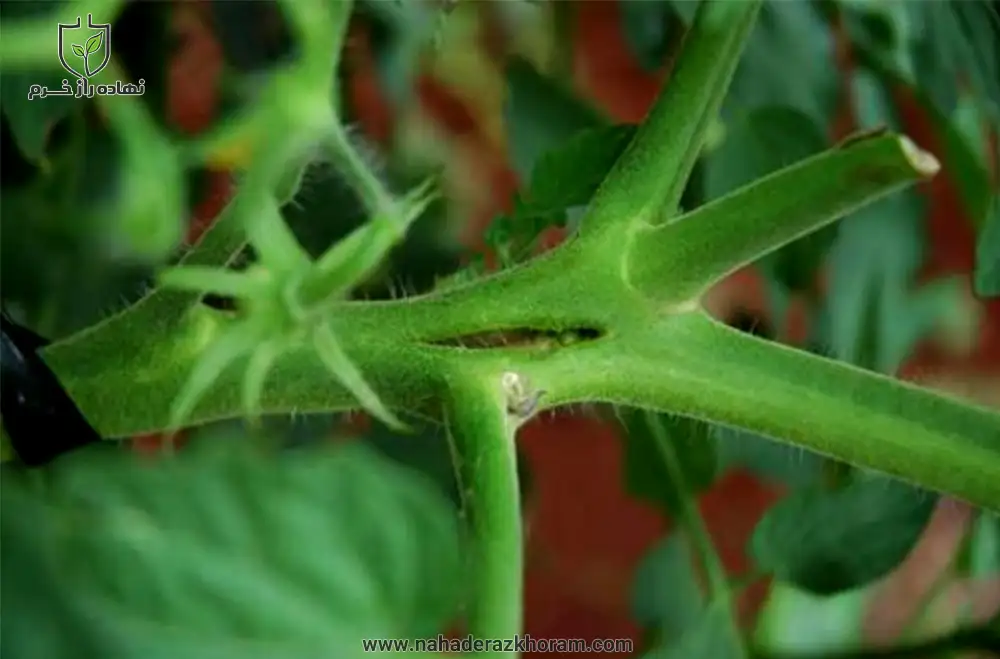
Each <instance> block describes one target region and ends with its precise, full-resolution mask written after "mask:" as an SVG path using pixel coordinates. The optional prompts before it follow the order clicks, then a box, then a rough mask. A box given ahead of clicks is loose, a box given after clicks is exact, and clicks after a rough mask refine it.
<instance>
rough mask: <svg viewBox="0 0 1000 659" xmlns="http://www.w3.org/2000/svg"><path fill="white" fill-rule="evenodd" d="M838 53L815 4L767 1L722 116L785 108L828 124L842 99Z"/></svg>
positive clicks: (814, 120) (817, 122)
mask: <svg viewBox="0 0 1000 659" xmlns="http://www.w3.org/2000/svg"><path fill="white" fill-rule="evenodd" d="M833 54H834V50H833V37H832V35H831V33H830V30H829V28H828V27H827V25H826V22H825V21H824V19H823V16H822V15H821V14H820V12H819V11H817V8H816V5H815V4H814V3H811V2H783V1H781V0H768V1H767V2H765V4H764V6H763V7H762V8H761V11H760V14H759V17H758V19H757V23H756V25H755V26H754V28H753V32H752V33H751V34H750V39H749V41H748V42H747V46H746V50H745V51H744V53H743V57H742V58H741V59H740V64H739V67H738V68H737V69H736V73H735V76H734V78H733V83H732V87H730V90H729V95H728V96H727V98H726V102H725V105H724V106H723V116H724V117H726V119H727V121H728V120H731V119H734V118H736V117H738V116H739V115H740V114H743V113H746V112H749V111H750V110H752V109H754V108H758V107H771V106H786V107H789V108H792V109H795V110H798V111H799V112H802V113H803V114H805V115H806V116H808V117H809V118H810V119H811V120H812V121H813V122H814V123H815V124H816V125H818V126H822V127H824V128H825V127H826V126H828V125H830V122H831V120H832V119H833V116H834V112H835V109H836V102H837V97H838V85H839V75H838V72H837V68H836V66H833V64H832V62H833ZM790 63H794V66H792V65H790Z"/></svg>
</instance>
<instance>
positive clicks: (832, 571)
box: [751, 475, 937, 595]
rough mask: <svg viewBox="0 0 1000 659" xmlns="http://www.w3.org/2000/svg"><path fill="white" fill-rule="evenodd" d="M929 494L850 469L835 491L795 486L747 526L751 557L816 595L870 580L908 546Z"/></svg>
mask: <svg viewBox="0 0 1000 659" xmlns="http://www.w3.org/2000/svg"><path fill="white" fill-rule="evenodd" d="M936 502H937V498H936V497H934V496H932V495H930V494H929V493H927V492H921V491H919V490H917V489H915V488H913V487H911V486H909V485H906V484H904V483H900V482H898V481H892V480H888V479H885V478H881V477H876V476H869V475H858V476H855V477H854V479H852V481H851V482H850V483H848V484H847V485H845V486H843V487H842V488H840V489H837V490H835V491H832V492H831V491H828V490H826V489H825V488H822V487H821V486H814V487H812V488H809V489H805V490H800V491H798V492H795V493H793V494H791V495H790V496H789V497H788V498H786V499H783V500H782V501H780V502H779V503H777V504H775V506H774V507H773V508H772V509H771V510H769V511H768V512H767V514H766V515H765V516H764V518H763V519H762V520H761V522H760V524H759V525H758V526H757V528H756V530H755V531H754V535H753V540H752V542H751V551H752V553H753V556H754V559H755V560H756V561H757V564H758V565H759V566H760V567H761V568H762V569H765V570H767V571H768V572H773V573H774V574H775V576H776V577H777V578H778V579H780V580H781V581H784V582H786V583H790V584H794V585H796V586H798V587H800V588H802V589H803V590H806V591H809V592H813V593H816V594H819V595H831V594H834V593H839V592H843V591H846V590H851V589H854V588H857V587H859V586H864V585H867V584H868V583H870V582H872V581H875V580H876V579H879V578H881V577H883V576H885V575H886V574H887V573H888V572H890V571H891V570H892V569H893V568H895V567H896V566H897V565H898V564H899V563H900V562H901V561H902V560H903V558H905V557H906V555H907V554H909V553H910V550H911V549H913V546H914V545H915V544H916V542H917V540H918V539H919V538H920V536H921V534H922V532H923V530H924V527H925V526H926V525H927V522H928V520H929V519H930V516H931V513H932V512H933V510H934V504H935V503H936Z"/></svg>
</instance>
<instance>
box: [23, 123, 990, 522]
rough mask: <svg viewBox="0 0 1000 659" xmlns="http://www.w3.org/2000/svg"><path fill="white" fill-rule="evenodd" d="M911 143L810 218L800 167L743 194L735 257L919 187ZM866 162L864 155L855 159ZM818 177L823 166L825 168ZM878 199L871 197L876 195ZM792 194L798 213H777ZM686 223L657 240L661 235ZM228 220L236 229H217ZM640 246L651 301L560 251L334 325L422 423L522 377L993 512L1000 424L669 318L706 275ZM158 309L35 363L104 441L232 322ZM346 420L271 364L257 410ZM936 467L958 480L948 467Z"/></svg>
mask: <svg viewBox="0 0 1000 659" xmlns="http://www.w3.org/2000/svg"><path fill="white" fill-rule="evenodd" d="M887 140H888V141H887ZM903 144H904V142H901V141H899V140H893V139H892V138H878V139H873V140H871V141H864V140H863V141H860V142H856V143H855V144H854V145H852V146H850V147H844V148H841V149H838V150H837V153H836V156H835V157H837V158H838V159H841V160H840V161H839V162H840V164H839V165H838V168H841V169H839V170H838V171H840V173H841V176H824V175H823V172H822V171H821V170H820V169H816V170H815V171H813V174H814V180H813V181H812V182H811V183H810V185H809V186H808V187H809V189H810V190H812V192H813V196H812V197H810V198H809V199H810V200H811V199H813V198H814V197H815V198H816V199H817V200H818V202H819V203H818V204H816V205H813V204H812V203H811V201H810V202H809V203H807V200H803V199H801V198H799V197H798V193H797V188H799V187H802V186H803V181H802V178H801V177H802V172H803V171H804V169H803V167H802V166H793V167H792V168H789V169H786V170H783V171H782V172H780V173H778V174H776V175H774V176H773V177H770V178H768V179H767V180H766V181H765V182H763V183H761V184H758V185H755V186H749V187H748V188H745V189H743V190H740V191H737V192H736V193H734V195H733V197H731V198H728V201H726V200H724V201H725V204H732V205H733V207H734V208H738V207H740V206H741V204H740V203H739V200H740V197H742V196H743V195H748V196H749V198H750V199H751V200H753V199H754V198H755V197H756V198H757V200H756V201H754V202H753V204H750V203H749V202H748V203H747V204H746V205H747V206H752V207H755V208H756V210H755V213H754V216H757V217H764V216H765V215H766V212H765V210H766V209H765V208H764V206H766V205H767V204H771V205H772V206H773V207H774V208H776V209H779V210H780V211H781V212H780V213H777V214H775V215H773V216H771V219H770V221H768V222H764V221H758V222H748V221H744V222H743V223H742V224H741V225H740V228H741V229H742V230H743V231H744V234H743V235H744V241H743V242H744V243H746V244H749V245H757V246H758V249H769V246H767V242H768V241H769V240H771V241H774V240H778V241H787V240H788V239H791V238H792V237H794V236H796V235H801V234H802V233H804V232H806V231H808V227H810V226H815V225H816V224H824V223H827V222H828V221H829V220H830V218H831V217H836V215H837V214H839V213H841V212H844V210H845V208H844V203H843V200H842V198H841V195H839V194H836V191H837V190H840V191H842V192H843V194H846V195H850V194H851V193H850V190H849V189H845V187H844V186H845V181H854V180H857V179H858V178H860V177H861V175H862V173H868V174H869V175H872V174H873V173H875V175H873V176H872V178H873V179H874V180H876V181H878V182H879V185H880V186H881V189H895V188H897V187H898V186H899V185H900V184H901V183H903V182H906V181H908V180H915V179H918V178H921V175H920V172H919V171H917V170H916V168H915V167H913V166H907V165H906V163H910V162H911V161H912V158H911V156H910V154H908V152H907V151H906V150H905V149H904V148H903V146H902V145H903ZM894 145H895V146H894ZM855 149H860V150H862V151H860V152H855ZM840 152H843V153H842V154H841V153H840ZM861 152H864V153H867V154H868V155H867V156H865V157H862V158H858V157H855V156H856V155H857V153H861ZM873 154H876V155H877V154H882V156H886V155H889V156H892V154H895V155H894V156H892V157H889V158H888V159H887V160H886V161H885V162H884V163H883V165H885V163H886V162H887V163H889V166H882V167H875V168H873V167H872V163H871V159H870V156H872V155H873ZM812 162H813V166H815V163H816V162H824V160H822V159H820V160H818V161H812ZM813 166H810V167H808V168H806V169H812V167H813ZM851 171H853V172H854V173H853V174H851V173H850V172H851ZM824 181H825V182H826V184H825V185H826V186H828V187H824ZM790 182H795V184H796V185H794V186H793V185H791V184H790ZM786 183H788V184H786ZM762 189H763V190H765V191H768V194H762V193H761V190H762ZM878 189H879V188H878V187H873V188H868V189H867V192H868V194H870V195H871V196H877V193H878ZM788 196H791V197H793V198H796V199H799V200H800V201H801V203H800V204H789V203H787V202H786V201H785V198H786V197H788ZM856 203H861V200H858V201H857V202H856ZM720 206H723V202H722V201H720V202H719V203H718V204H716V205H715V207H714V208H713V207H711V206H706V207H705V208H704V209H702V212H705V213H709V212H711V213H715V212H718V208H719V207H720ZM739 218H740V214H738V213H737V214H736V215H735V217H734V218H733V221H734V223H737V224H739V222H740V219H739ZM626 219H627V218H626ZM690 219H691V218H690V217H687V218H686V219H684V220H680V221H678V222H677V223H671V224H668V225H666V226H665V227H663V228H662V229H657V230H656V231H661V230H662V231H664V232H665V231H669V230H671V229H670V227H679V226H681V225H682V224H684V223H686V222H687V220H690ZM220 221H233V220H232V219H231V218H230V217H228V216H227V217H224V218H222V219H220ZM699 224H703V225H704V226H705V227H706V229H705V230H706V232H707V234H708V235H706V236H705V237H704V238H701V237H700V236H699V235H698V234H697V233H695V232H694V229H693V228H692V229H685V231H689V233H687V234H686V238H685V240H689V241H691V242H692V243H694V244H700V245H702V248H703V249H704V251H705V252H706V253H707V254H712V253H713V244H714V243H715V242H720V241H721V242H723V245H724V246H725V245H729V247H726V249H727V250H728V251H729V253H730V257H731V260H732V262H733V264H734V265H735V264H736V263H738V262H741V261H745V260H746V259H747V258H751V257H752V254H751V253H750V252H748V251H747V250H746V249H744V248H743V247H742V246H741V244H737V243H733V242H732V241H729V240H728V238H726V236H725V234H724V232H720V231H719V230H718V227H720V226H722V222H721V220H714V221H706V222H704V223H698V222H690V223H688V226H690V227H698V226H699ZM215 230H218V231H223V230H224V227H216V228H215V229H214V230H213V231H215ZM658 235H663V234H658ZM720 236H721V238H720ZM761 236H764V238H762V237H761ZM723 239H725V240H723ZM649 242H651V241H649V240H646V241H638V242H636V243H634V244H633V245H632V246H631V249H629V250H628V251H627V252H626V254H625V255H623V257H622V258H623V261H624V262H626V263H629V264H630V266H629V269H628V271H629V272H631V273H633V277H632V281H635V279H636V277H635V276H634V274H635V273H640V274H641V277H638V280H639V281H640V282H642V284H643V286H642V288H643V289H644V290H645V291H646V292H645V294H644V293H643V291H640V290H637V288H636V286H635V285H634V284H630V283H627V282H626V281H625V278H624V276H623V275H622V274H621V273H611V274H609V273H608V272H607V270H606V269H605V264H606V262H605V263H602V262H601V261H600V260H596V261H595V260H593V258H592V257H593V253H594V252H593V245H589V246H588V245H587V244H586V243H585V242H581V241H570V242H569V243H567V244H565V245H563V246H562V247H560V248H559V249H557V250H555V251H554V252H551V253H549V254H547V255H546V256H543V257H541V258H539V259H536V260H534V261H531V262H529V263H527V264H523V265H521V266H518V267H515V268H512V269H510V270H506V271H503V272H501V273H498V274H496V275H493V276H490V277H486V278H484V279H480V280H477V281H474V282H471V283H469V284H466V285H463V286H459V287H456V288H453V289H448V290H446V291H442V292H437V293H432V294H429V295H425V296H420V297H415V298H410V299H406V300H397V301H391V302H380V303H357V302H348V303H337V304H332V305H331V306H330V311H329V322H330V324H331V327H332V328H333V330H334V332H335V333H336V335H337V336H338V337H342V340H343V342H344V348H345V350H347V351H348V353H349V354H351V355H352V357H353V358H354V360H355V361H356V363H357V364H358V366H359V367H360V369H361V371H362V372H363V373H365V374H366V378H367V379H368V381H369V382H370V383H371V385H372V387H373V389H375V390H376V391H377V392H379V395H380V397H382V398H383V399H384V400H385V401H386V403H387V404H388V405H389V406H390V407H392V408H396V409H413V408H419V407H421V406H423V405H425V404H427V403H428V401H431V400H433V399H434V398H435V397H438V396H440V395H441V393H442V391H441V378H442V374H443V373H448V372H456V371H462V370H463V369H479V368H518V369H522V370H523V371H524V372H525V374H526V375H528V376H529V377H530V378H531V379H532V380H533V381H534V382H536V383H537V385H538V386H539V387H541V388H543V389H545V390H546V391H547V392H550V393H549V394H547V395H546V397H544V398H543V399H542V402H541V404H542V406H543V407H552V406H555V405H560V404H568V403H575V402H586V401H604V402H611V403H621V404H626V405H632V406H636V407H646V408H650V409H657V410H663V411H671V412H676V413H681V414H687V415H690V416H695V417H698V418H703V419H707V420H710V421H716V422H720V423H725V424H730V425H737V426H742V427H746V428H749V429H751V430H755V431H757V432H762V433H764V434H767V435H770V436H772V437H775V438H778V439H782V440H784V441H789V442H791V443H793V444H796V445H798V446H801V447H803V448H807V449H811V450H814V451H817V452H820V453H822V454H825V455H828V456H831V457H834V458H837V459H840V460H843V461H846V462H849V463H851V464H854V465H859V466H863V467H868V468H872V469H877V470H880V471H883V472H885V473H889V474H892V475H896V476H899V477H901V478H904V479H907V480H916V481H919V482H921V483H922V484H924V485H925V486H926V487H930V488H932V489H937V490H940V491H943V492H946V493H949V494H951V495H953V496H956V497H958V498H962V499H966V500H968V501H970V502H972V503H976V504H979V505H985V506H988V507H992V508H997V507H998V506H1000V492H998V488H1000V441H998V440H997V438H998V437H1000V415H997V414H996V413H994V412H991V411H988V410H985V409H982V408H978V407H975V406H971V405H966V404H963V403H960V402H958V401H956V400H952V399H950V398H947V397H945V396H942V395H938V394H934V393H930V392H927V391H924V390H920V389H917V388H915V387H912V386H910V385H907V384H904V383H900V382H897V381H894V380H891V379H889V378H886V377H883V376H879V375H875V374H872V373H868V372H865V371H862V370H860V369H856V368H852V367H850V366H846V365H844V364H838V363H835V362H832V361H829V360H824V359H822V358H819V357H815V356H812V355H808V354H805V353H801V352H797V351H794V350H791V349H789V348H786V347H782V346H779V345H774V344H771V343H766V342H762V341H758V340H755V339H752V338H748V337H744V336H742V335H740V334H739V333H737V332H732V331H728V330H726V329H724V328H721V327H719V326H718V325H717V324H714V323H712V322H710V321H709V320H708V319H707V318H705V317H704V316H703V315H702V314H701V313H700V312H699V310H698V306H697V304H696V303H684V304H665V303H664V302H663V299H671V296H670V291H672V290H674V289H673V287H672V282H674V281H682V282H689V283H688V284H687V286H686V289H685V290H687V291H692V290H697V289H699V287H697V286H694V285H693V282H696V281H697V279H698V277H696V276H690V275H688V274H687V269H688V268H693V269H698V268H701V267H702V264H701V263H700V262H699V261H697V260H691V259H688V260H687V261H684V260H681V261H679V262H673V261H671V260H669V259H663V258H661V257H660V256H659V255H657V254H656V253H655V252H652V251H650V250H647V249H645V247H646V245H647V243H649ZM664 242H667V241H665V240H664ZM661 244H662V243H661ZM734 246H735V248H734ZM706 260H707V261H712V262H713V263H715V265H713V267H712V268H711V269H710V270H709V271H708V274H707V275H706V274H705V271H704V270H701V272H702V275H701V276H703V277H705V278H714V277H715V276H717V273H720V272H725V271H727V270H728V268H726V267H725V266H724V265H721V266H720V265H719V261H715V260H714V259H710V258H706ZM657 282H659V286H660V287H662V288H661V289H658V288H657ZM704 283H705V284H707V283H708V282H707V281H706V282H704ZM660 290H662V291H666V292H667V293H666V294H664V293H660V292H659V291H660ZM674 299H676V298H674ZM163 311H164V310H162V309H161V310H159V311H157V310H156V309H155V308H152V310H151V311H150V310H146V311H144V310H143V305H137V306H136V307H133V308H132V309H129V310H127V311H126V312H125V313H124V314H122V315H121V316H118V317H117V318H116V320H114V321H112V322H108V323H105V324H103V325H99V326H97V327H95V328H92V329H91V330H88V331H86V332H84V333H81V334H79V335H76V336H74V337H70V338H69V339H67V340H66V341H64V342H61V343H59V344H56V345H53V346H51V347H49V348H47V349H46V350H45V352H44V353H43V354H44V357H45V359H46V360H47V362H48V363H49V364H50V365H51V366H52V367H53V369H54V370H55V371H56V373H57V374H58V375H59V376H60V379H61V380H62V382H63V383H64V385H65V386H66V388H67V390H68V391H69V393H70V395H71V396H73V398H74V400H75V401H76V402H77V403H78V405H79V406H80V408H81V410H82V411H83V412H84V414H85V415H86V416H87V418H88V419H89V420H90V421H91V423H92V424H93V425H94V426H95V427H96V428H97V429H98V430H99V431H100V432H101V433H102V434H104V435H106V436H110V437H121V436H126V435H131V434H135V433H140V432H151V431H155V430H157V429H159V428H162V427H163V426H164V425H165V424H166V422H167V418H168V417H167V406H168V405H167V402H166V400H168V399H169V398H170V395H171V394H172V393H173V392H175V391H177V388H178V387H179V386H180V385H181V383H182V382H183V381H184V377H185V375H186V373H187V372H188V371H189V369H190V367H191V365H192V363H193V362H194V360H195V359H196V357H197V355H198V354H199V351H200V350H201V349H202V348H203V347H204V346H205V345H206V344H207V342H208V341H209V340H210V339H211V338H212V336H213V335H215V333H216V332H218V331H220V329H221V328H222V327H223V326H224V324H225V323H226V322H227V317H226V315H225V314H221V313H219V312H215V311H213V310H210V309H207V308H205V307H201V306H199V307H195V308H193V309H192V310H191V312H190V313H188V314H185V315H184V316H183V320H182V322H177V321H175V320H172V319H171V317H170V314H167V315H166V316H163V315H161V314H162V312H163ZM171 323H172V324H171ZM579 327H586V328H592V329H598V330H600V331H602V332H603V333H604V336H603V338H601V339H600V340H597V341H584V342H579V343H576V344H574V345H570V346H552V345H546V346H540V345H539V346H528V347H521V348H513V347H512V348H502V347H500V348H495V349H491V350H466V349H461V348H457V347H444V346H440V345H433V342H435V341H440V340H443V339H455V338H457V337H460V336H462V335H465V334H472V333H476V332H483V331H497V330H503V329H519V328H528V329H546V330H559V331H563V330H571V329H573V328H579ZM164 328H168V329H164ZM154 337H155V338H154ZM239 399H240V394H239V383H238V382H237V380H236V378H235V377H226V376H224V377H223V378H222V379H220V381H219V382H218V383H217V386H216V387H215V388H214V389H213V390H212V391H211V392H210V393H209V395H208V396H207V397H206V398H205V400H204V401H203V402H202V404H200V405H199V406H198V408H197V409H195V410H194V412H193V417H192V419H191V422H192V423H202V422H206V421H209V420H213V419H220V418H226V417H232V416H238V415H239V414H240V413H241V412H240V409H241V407H240V405H239ZM352 405H353V404H352V399H351V397H350V396H349V394H348V392H347V391H346V390H345V389H344V388H343V387H341V386H339V385H337V384H336V383H335V382H332V381H331V378H330V377H329V376H328V375H327V374H326V373H325V371H323V370H322V369H321V368H319V367H318V366H317V364H316V363H315V360H314V359H311V355H309V354H308V353H307V352H306V351H292V352H290V353H289V354H288V355H286V356H285V357H284V358H283V359H282V360H281V361H280V362H279V363H278V364H277V365H276V372H275V375H274V376H273V377H272V378H271V381H270V383H269V386H268V387H266V388H265V391H264V394H263V398H262V412H265V413H267V412H272V413H287V412H292V411H295V412H321V411H332V410H343V409H349V408H350V407H352ZM944 464H947V465H950V467H951V468H948V469H942V468H941V466H942V465H944Z"/></svg>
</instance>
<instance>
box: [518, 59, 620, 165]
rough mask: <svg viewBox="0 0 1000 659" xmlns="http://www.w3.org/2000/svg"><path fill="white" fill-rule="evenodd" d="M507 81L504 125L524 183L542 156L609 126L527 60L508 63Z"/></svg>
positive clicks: (561, 85)
mask: <svg viewBox="0 0 1000 659" xmlns="http://www.w3.org/2000/svg"><path fill="white" fill-rule="evenodd" d="M506 79H507V99H506V102H505V104H504V122H505V124H506V126H507V132H508V140H509V143H510V154H511V162H512V164H513V166H514V170H515V171H516V172H517V173H518V175H519V176H521V178H522V179H524V180H528V179H529V177H530V176H531V173H532V171H533V169H534V167H535V163H536V162H537V160H538V158H539V156H541V155H542V154H543V153H545V152H546V151H548V150H549V149H552V148H554V147H556V146H559V145H561V144H562V143H563V142H565V141H566V140H568V139H569V138H570V137H572V136H574V135H576V134H577V133H579V132H580V131H582V130H585V129H588V128H595V127H599V126H601V125H603V124H605V123H606V122H605V120H604V119H603V118H602V117H601V116H600V115H599V114H598V112H597V111H596V110H594V109H593V108H592V107H590V106H589V105H587V104H586V103H585V102H583V101H582V100H580V99H579V98H577V97H576V96H575V95H574V94H573V93H572V92H571V91H570V90H569V89H567V88H566V87H565V85H563V84H561V83H559V82H558V81H554V80H551V79H548V78H546V77H545V76H543V75H542V74H541V73H539V72H538V71H536V70H535V68H534V67H533V66H532V65H531V63H529V62H528V61H526V60H524V59H520V58H514V59H511V61H510V62H508V63H507V69H506Z"/></svg>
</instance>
